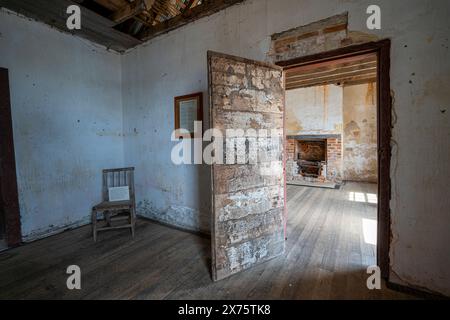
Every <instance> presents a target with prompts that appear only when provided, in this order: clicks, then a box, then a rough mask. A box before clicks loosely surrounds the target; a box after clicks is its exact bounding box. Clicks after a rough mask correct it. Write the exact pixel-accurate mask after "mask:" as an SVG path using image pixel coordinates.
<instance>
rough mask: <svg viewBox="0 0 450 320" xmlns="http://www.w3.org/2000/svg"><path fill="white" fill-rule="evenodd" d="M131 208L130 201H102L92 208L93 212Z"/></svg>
mask: <svg viewBox="0 0 450 320" xmlns="http://www.w3.org/2000/svg"><path fill="white" fill-rule="evenodd" d="M131 207H132V202H131V201H130V200H125V201H103V202H101V203H99V204H97V205H95V206H94V207H93V209H94V210H120V209H129V208H131Z"/></svg>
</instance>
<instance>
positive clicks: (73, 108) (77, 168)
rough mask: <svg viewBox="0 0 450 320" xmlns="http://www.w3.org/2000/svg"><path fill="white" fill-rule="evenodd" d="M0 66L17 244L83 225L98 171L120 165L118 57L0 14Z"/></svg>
mask: <svg viewBox="0 0 450 320" xmlns="http://www.w3.org/2000/svg"><path fill="white" fill-rule="evenodd" d="M0 67H3V68H8V69H9V80H10V91H11V109H12V120H13V130H14V144H15V153H16V167H17V179H18V189H19V204H20V212H21V224H22V234H23V237H24V240H25V241H30V240H34V239H37V238H40V237H43V236H47V235H49V234H51V233H55V232H58V231H61V230H64V229H65V228H68V227H73V226H78V225H81V224H85V223H87V222H89V221H90V220H89V219H90V208H91V207H92V205H93V204H95V203H96V202H98V201H99V200H100V199H101V185H102V181H101V169H103V168H108V167H117V166H121V165H123V139H122V103H121V65H120V56H119V55H118V54H115V53H110V52H107V51H106V50H105V49H103V48H100V47H98V46H96V45H93V44H91V43H89V42H87V41H85V40H81V39H78V38H76V37H73V36H71V35H67V34H63V33H61V32H59V31H56V30H54V29H51V28H50V27H48V26H46V25H44V24H41V23H38V22H35V21H30V20H28V19H26V18H23V17H19V16H17V15H16V14H14V13H11V12H7V11H5V10H1V11H0Z"/></svg>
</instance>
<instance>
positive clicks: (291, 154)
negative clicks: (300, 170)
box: [286, 139, 295, 160]
mask: <svg viewBox="0 0 450 320" xmlns="http://www.w3.org/2000/svg"><path fill="white" fill-rule="evenodd" d="M294 158H295V140H293V139H286V160H294Z"/></svg>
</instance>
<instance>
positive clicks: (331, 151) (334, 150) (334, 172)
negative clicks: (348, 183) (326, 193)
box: [327, 138, 342, 182]
mask: <svg viewBox="0 0 450 320" xmlns="http://www.w3.org/2000/svg"><path fill="white" fill-rule="evenodd" d="M327 179H328V180H332V181H336V182H340V181H342V139H341V138H331V139H327Z"/></svg>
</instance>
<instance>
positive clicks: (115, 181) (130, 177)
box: [102, 167, 135, 203]
mask: <svg viewBox="0 0 450 320" xmlns="http://www.w3.org/2000/svg"><path fill="white" fill-rule="evenodd" d="M125 186H128V188H129V191H130V200H131V201H132V203H135V198H134V167H130V168H117V169H105V170H103V188H102V193H103V194H102V197H103V201H108V200H109V196H108V188H112V187H125Z"/></svg>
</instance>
